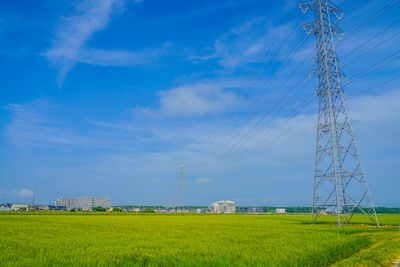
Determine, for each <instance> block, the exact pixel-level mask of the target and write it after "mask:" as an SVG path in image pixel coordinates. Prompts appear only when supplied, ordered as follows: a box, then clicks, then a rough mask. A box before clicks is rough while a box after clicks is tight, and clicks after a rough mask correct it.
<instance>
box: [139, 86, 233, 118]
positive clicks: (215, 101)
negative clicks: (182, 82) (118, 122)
mask: <svg viewBox="0 0 400 267" xmlns="http://www.w3.org/2000/svg"><path fill="white" fill-rule="evenodd" d="M231 85H232V84H218V83H197V84H193V85H188V86H180V87H177V88H172V89H169V90H166V91H161V92H159V96H160V100H159V101H160V107H159V109H158V110H152V109H149V108H137V109H134V112H136V113H142V114H147V115H150V116H153V117H167V116H175V117H193V116H203V115H208V114H213V113H218V112H223V111H224V110H225V109H226V108H228V107H230V106H231V105H232V104H233V103H234V102H235V101H237V98H238V97H237V95H236V94H235V93H233V92H231V91H229V90H228V88H229V87H230V86H231Z"/></svg>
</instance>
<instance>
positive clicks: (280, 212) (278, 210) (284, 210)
mask: <svg viewBox="0 0 400 267" xmlns="http://www.w3.org/2000/svg"><path fill="white" fill-rule="evenodd" d="M275 213H277V214H285V213H286V209H276V210H275Z"/></svg>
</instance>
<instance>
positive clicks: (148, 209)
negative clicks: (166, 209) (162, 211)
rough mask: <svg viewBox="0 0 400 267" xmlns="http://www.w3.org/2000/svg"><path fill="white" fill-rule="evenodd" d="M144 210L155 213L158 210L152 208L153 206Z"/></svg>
mask: <svg viewBox="0 0 400 267" xmlns="http://www.w3.org/2000/svg"><path fill="white" fill-rule="evenodd" d="M143 212H144V213H155V212H156V211H155V210H154V209H151V208H145V209H144V210H143Z"/></svg>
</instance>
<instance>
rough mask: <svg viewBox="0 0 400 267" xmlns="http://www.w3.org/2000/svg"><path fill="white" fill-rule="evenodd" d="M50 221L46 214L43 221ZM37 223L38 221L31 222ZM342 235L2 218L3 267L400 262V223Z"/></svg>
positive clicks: (258, 218)
mask: <svg viewBox="0 0 400 267" xmlns="http://www.w3.org/2000/svg"><path fill="white" fill-rule="evenodd" d="M42 214H43V213H42ZM31 215H32V214H31ZM379 218H380V221H381V224H383V225H386V226H384V227H382V228H381V229H377V228H375V227H372V226H371V225H367V223H368V221H367V219H365V218H364V217H363V216H356V217H355V218H354V221H353V222H354V223H355V224H354V225H351V226H346V227H341V228H338V227H337V226H334V225H332V224H329V220H330V217H327V218H324V220H325V222H326V223H322V224H318V225H310V223H309V221H310V216H309V215H157V214H156V215H120V216H113V215H99V214H96V215H93V216H88V215H81V214H77V215H71V216H55V215H36V216H27V215H7V214H2V215H0V227H1V232H0V251H1V253H0V262H1V266H54V265H58V266H60V265H61V266H67V265H68V266H70V265H75V266H77V265H80V266H81V265H86V266H98V265H103V266H104V265H118V266H135V265H139V266H140V265H150V266H153V265H164V266H167V265H188V266H205V265H213V266H215V265H217V266H227V265H236V266H237V265H264V266H265V265H267V266H320V265H334V266H352V265H357V266H368V265H370V266H376V265H379V264H383V265H388V264H390V263H391V262H393V261H394V260H395V259H397V258H399V256H400V231H399V226H398V225H399V224H400V215H380V216H379Z"/></svg>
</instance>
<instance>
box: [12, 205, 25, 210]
mask: <svg viewBox="0 0 400 267" xmlns="http://www.w3.org/2000/svg"><path fill="white" fill-rule="evenodd" d="M11 210H12V211H27V210H29V206H28V205H26V204H13V205H12V206H11Z"/></svg>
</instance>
